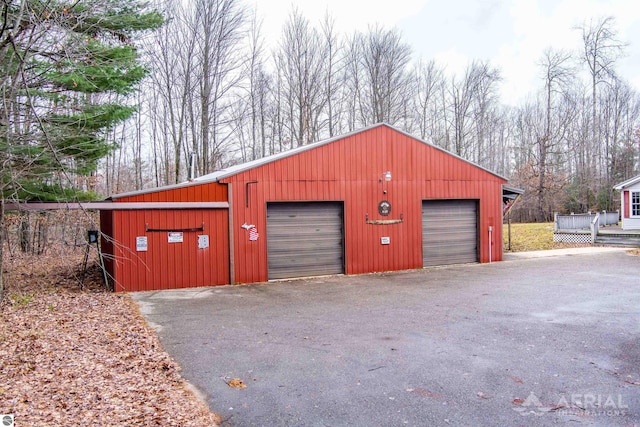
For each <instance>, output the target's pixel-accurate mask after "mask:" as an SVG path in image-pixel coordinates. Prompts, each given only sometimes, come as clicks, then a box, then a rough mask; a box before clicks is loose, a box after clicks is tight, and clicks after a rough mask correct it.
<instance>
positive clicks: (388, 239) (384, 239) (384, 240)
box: [380, 237, 391, 245]
mask: <svg viewBox="0 0 640 427" xmlns="http://www.w3.org/2000/svg"><path fill="white" fill-rule="evenodd" d="M380 244H381V245H389V244H391V237H381V238H380Z"/></svg>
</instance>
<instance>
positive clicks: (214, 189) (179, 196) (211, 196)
mask: <svg viewBox="0 0 640 427" xmlns="http://www.w3.org/2000/svg"><path fill="white" fill-rule="evenodd" d="M228 200H229V198H228V195H227V186H226V185H222V184H219V183H217V182H210V183H206V184H200V185H189V186H185V187H180V188H171V189H167V190H162V189H159V190H158V191H154V192H151V193H145V194H138V195H134V196H125V197H121V198H117V199H114V201H118V202H227V201H228Z"/></svg>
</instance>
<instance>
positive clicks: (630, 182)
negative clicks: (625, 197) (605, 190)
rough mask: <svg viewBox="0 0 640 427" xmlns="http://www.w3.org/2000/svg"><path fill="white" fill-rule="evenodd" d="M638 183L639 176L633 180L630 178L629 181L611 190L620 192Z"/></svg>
mask: <svg viewBox="0 0 640 427" xmlns="http://www.w3.org/2000/svg"><path fill="white" fill-rule="evenodd" d="M638 183H640V175H638V176H634V177H633V178H630V179H628V180H626V181H623V182H621V183H620V184H616V185H614V186H613V189H614V190H618V191H621V190H624V189H625V188H629V187H632V186H634V185H636V184H638Z"/></svg>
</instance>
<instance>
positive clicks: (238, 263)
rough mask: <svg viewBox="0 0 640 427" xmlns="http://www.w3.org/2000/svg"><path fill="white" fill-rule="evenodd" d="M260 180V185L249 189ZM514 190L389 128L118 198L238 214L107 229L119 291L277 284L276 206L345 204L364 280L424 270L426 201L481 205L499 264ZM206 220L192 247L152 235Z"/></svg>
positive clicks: (166, 217) (135, 219)
mask: <svg viewBox="0 0 640 427" xmlns="http://www.w3.org/2000/svg"><path fill="white" fill-rule="evenodd" d="M386 171H390V172H391V175H392V179H391V181H390V182H386V181H384V180H382V181H381V180H380V179H381V178H383V177H382V175H383V173H384V172H386ZM252 181H257V182H255V183H252V184H249V185H248V183H249V182H252ZM505 183H506V180H504V179H502V178H500V177H498V176H496V175H494V174H492V173H490V172H487V171H485V170H483V169H481V168H479V167H477V166H474V165H472V164H470V163H468V162H465V161H463V160H461V159H459V158H457V157H455V156H453V155H451V154H449V153H447V152H444V151H442V150H440V149H437V148H435V147H433V146H430V145H427V144H424V143H422V142H420V141H418V140H416V139H414V138H411V137H409V136H407V135H405V134H403V133H400V132H398V131H396V130H394V129H393V128H390V127H388V126H384V125H382V126H377V127H374V128H370V129H368V130H365V131H362V132H360V133H356V134H353V135H350V136H346V137H344V138H341V139H337V140H335V141H333V142H329V143H326V144H324V145H320V146H317V147H314V148H312V149H309V150H307V151H303V152H300V153H297V154H294V155H291V156H289V157H285V158H282V159H280V160H276V161H273V162H271V163H267V164H264V165H262V166H257V167H255V168H252V169H249V170H246V171H244V172H240V173H238V174H237V175H234V176H231V177H228V178H225V179H222V180H221V183H203V184H195V185H189V186H185V187H179V188H170V189H158V190H157V191H155V192H150V193H147V194H140V195H130V196H125V197H122V198H118V197H117V196H116V197H114V200H116V201H121V202H162V201H169V202H207V201H228V202H229V205H230V208H229V210H227V209H215V210H214V209H188V210H139V211H112V212H108V213H105V214H104V216H103V218H102V222H103V224H104V226H105V228H109V227H111V228H110V229H109V230H110V232H109V233H108V234H109V235H112V236H113V237H114V239H115V241H116V242H117V245H115V246H111V247H110V250H111V253H113V255H114V256H115V261H114V262H113V263H111V270H110V271H111V272H112V273H113V275H114V276H115V278H116V282H117V284H116V290H120V289H125V290H131V291H136V290H152V289H167V288H177V287H186V286H207V285H215V284H226V283H229V282H230V280H231V277H233V281H234V282H239V283H251V282H262V281H266V280H268V271H267V236H266V206H267V202H276V201H341V202H343V204H344V233H345V263H346V265H345V269H346V273H347V274H357V273H367V272H375V271H390V270H402V269H411V268H421V267H422V201H423V200H433V199H473V200H477V201H478V206H479V214H478V216H479V218H478V220H479V230H478V232H479V235H480V254H479V256H480V261H481V262H488V261H489V244H490V242H489V233H488V228H489V226H492V227H493V238H492V242H491V244H492V258H493V260H494V261H499V260H501V259H502V227H501V224H502V184H505ZM227 184H230V185H229V186H227ZM247 185H248V186H247ZM247 189H248V200H247V199H246V196H245V195H246V194H247ZM384 191H386V192H387V193H386V194H384ZM383 199H384V200H388V201H389V202H390V203H391V205H392V210H391V214H390V215H389V216H388V217H382V216H380V215H379V213H378V203H379V202H380V201H381V200H383ZM229 212H231V216H229ZM367 215H368V218H369V219H370V220H376V219H400V218H401V217H402V219H403V222H401V223H398V224H387V225H371V224H367V223H366V218H367ZM203 221H204V222H205V232H204V233H200V232H184V242H183V243H168V242H167V233H166V232H145V224H149V227H150V228H167V229H169V228H191V227H198V226H200V225H201V223H202V222H203ZM229 221H232V226H231V231H232V236H229ZM244 223H248V224H255V225H256V227H257V230H258V232H259V234H260V237H259V239H258V240H257V241H250V240H249V232H248V231H246V230H244V229H243V228H241V225H242V224H244ZM103 231H104V232H105V233H107V231H105V229H103ZM198 234H208V235H209V240H210V248H209V249H207V250H201V249H198V247H197V235H198ZM136 236H147V238H148V246H149V249H148V251H147V252H137V251H136ZM383 236H384V237H389V238H390V241H391V244H390V245H381V243H380V238H381V237H383ZM230 239H231V240H230ZM107 247H108V245H107ZM230 248H232V249H230ZM230 250H232V251H233V253H232V254H231V253H230ZM230 265H232V266H233V275H231V274H230V273H231V272H230V270H229V269H230V267H229V266H230Z"/></svg>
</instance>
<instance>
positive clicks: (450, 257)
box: [422, 200, 478, 267]
mask: <svg viewBox="0 0 640 427" xmlns="http://www.w3.org/2000/svg"><path fill="white" fill-rule="evenodd" d="M477 206H478V204H477V201H476V200H431V201H424V202H423V204H422V257H423V265H424V266H425V267H426V266H433V265H447V264H462V263H468V262H477V261H478V220H477V211H478V208H477Z"/></svg>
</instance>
